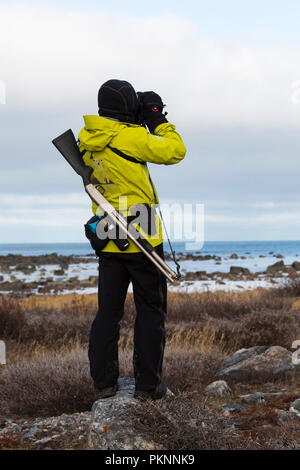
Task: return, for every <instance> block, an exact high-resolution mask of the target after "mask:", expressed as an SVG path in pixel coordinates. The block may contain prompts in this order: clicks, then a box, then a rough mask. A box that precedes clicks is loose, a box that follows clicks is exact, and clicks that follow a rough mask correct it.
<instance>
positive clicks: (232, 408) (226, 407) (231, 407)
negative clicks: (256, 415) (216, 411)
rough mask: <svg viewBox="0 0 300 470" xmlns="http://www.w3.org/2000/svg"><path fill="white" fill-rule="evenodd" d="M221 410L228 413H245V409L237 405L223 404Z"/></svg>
mask: <svg viewBox="0 0 300 470" xmlns="http://www.w3.org/2000/svg"><path fill="white" fill-rule="evenodd" d="M222 410H223V411H229V413H241V412H243V411H246V410H245V408H244V407H243V406H242V405H239V404H238V403H225V405H223V406H222Z"/></svg>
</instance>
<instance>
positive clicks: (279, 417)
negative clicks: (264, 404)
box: [275, 409, 295, 422]
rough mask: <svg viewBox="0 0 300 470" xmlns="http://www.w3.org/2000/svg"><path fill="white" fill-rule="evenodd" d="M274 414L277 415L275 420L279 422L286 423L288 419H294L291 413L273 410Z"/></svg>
mask: <svg viewBox="0 0 300 470" xmlns="http://www.w3.org/2000/svg"><path fill="white" fill-rule="evenodd" d="M275 413H276V414H277V420H278V421H279V422H286V421H288V420H290V419H293V418H294V417H295V414H294V413H292V412H291V411H285V410H277V409H275Z"/></svg>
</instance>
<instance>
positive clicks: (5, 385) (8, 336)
mask: <svg viewBox="0 0 300 470" xmlns="http://www.w3.org/2000/svg"><path fill="white" fill-rule="evenodd" d="M299 285H300V284H299V281H291V282H290V283H289V284H285V285H283V287H282V288H279V289H270V290H267V289H256V290H254V291H250V292H249V291H247V292H241V293H228V292H222V291H219V292H216V293H209V292H207V293H203V294H200V293H198V294H197V293H195V294H181V293H170V294H169V298H168V319H167V325H166V329H167V346H166V353H165V361H164V380H165V381H166V382H167V383H168V386H169V387H170V388H171V389H172V390H173V391H174V392H175V393H176V398H175V399H174V400H173V401H168V400H167V401H166V405H165V406H167V407H168V410H167V411H168V413H167V414H168V416H169V418H170V419H167V421H166V417H165V416H164V415H163V414H161V410H159V407H156V408H155V406H156V405H153V404H152V405H149V406H150V407H151V406H152V408H151V410H150V409H149V410H148V408H147V406H148V405H147V406H146V407H144V408H142V411H141V413H142V415H139V414H137V416H140V425H143V426H144V431H145V432H146V433H150V434H151V433H152V434H153V433H154V434H155V432H156V431H155V429H156V430H159V435H160V442H162V441H163V440H164V436H168V442H169V444H168V445H169V446H171V447H170V448H172V449H184V448H185V449H192V448H195V449H213V448H219V449H222V448H224V449H231V448H235V449H239V448H243V449H247V448H249V449H261V448H266V449H270V448H278V449H279V448H280V449H281V448H288V449H291V448H294V447H293V446H295V445H296V444H295V442H298V445H299V441H300V430H299V425H295V427H294V430H295V432H294V434H292V433H291V428H290V427H289V425H284V426H281V427H280V431H278V429H277V428H278V426H277V427H276V429H275V431H274V429H273V430H272V431H271V430H270V429H269V428H268V426H270V425H271V424H272V419H274V407H275V404H274V406H273V407H272V406H271V407H270V408H263V409H261V410H262V416H257V415H253V416H250V415H248V416H247V417H245V422H246V421H247V422H249V423H250V428H251V429H250V428H249V429H248V428H245V427H244V428H241V429H235V430H234V431H232V430H231V431H230V430H229V429H228V419H227V421H226V423H227V424H226V423H225V421H224V419H223V418H222V417H220V416H219V415H220V413H219V411H217V410H218V409H219V408H218V407H219V405H220V403H216V404H215V406H216V408H214V404H213V403H209V407H210V410H208V409H207V405H205V404H204V403H203V400H205V397H204V396H203V395H202V392H203V389H204V387H205V386H206V385H207V384H208V383H209V382H211V381H213V380H214V379H215V375H216V372H217V371H218V369H219V367H220V365H221V363H222V361H223V359H224V357H225V356H226V355H228V354H231V353H232V352H233V351H235V350H236V349H239V348H241V347H250V346H254V345H281V346H284V347H290V346H291V343H292V341H293V340H295V339H299V338H300V315H299V314H300V302H298V300H299V296H300V288H299ZM125 307H126V308H125V315H124V318H123V320H122V322H121V338H120V342H119V346H120V376H132V375H133V371H132V341H133V331H132V330H133V323H134V318H135V308H134V302H133V297H132V295H128V297H127V299H126V306H125ZM96 312H97V296H96V295H78V294H72V295H66V296H31V297H27V298H21V299H14V298H13V297H11V296H3V295H2V296H0V338H1V339H4V340H5V341H6V344H7V359H8V361H7V365H6V366H2V367H1V368H0V414H6V415H9V416H49V415H58V414H62V413H73V412H77V411H86V410H90V408H91V404H92V403H93V401H94V400H95V398H96V396H95V392H94V390H93V387H92V382H91V379H90V376H89V366H88V359H87V344H88V337H89V330H90V326H91V323H92V321H93V318H94V316H95V314H96ZM247 387H248V389H247V392H249V391H251V385H249V384H247ZM276 406H278V404H277V405H276ZM282 406H283V407H284V406H285V404H284V403H283V404H282ZM286 406H288V405H287V404H286ZM147 410H148V411H147ZM138 413H140V412H138ZM143 413H144V414H143ZM218 416H219V418H218ZM240 421H241V422H242V421H243V416H242V417H241V419H240ZM175 422H177V423H181V424H180V426H178V425H177V426H175V424H174V423H175ZM203 422H204V426H203V425H202V424H201V426H200V423H203ZM210 423H211V424H210ZM273 424H274V423H273ZM298 424H299V423H298ZM225 425H226V426H227V428H226V426H225ZM195 426H196V428H195ZM224 426H225V428H224ZM195 429H197V432H196V431H195ZM274 433H275V434H274ZM276 433H277V434H276ZM279 433H281V436H283V440H282V441H280V439H279V435H280V434H279ZM295 436H296V437H295ZM166 439H167V437H166ZM170 443H171V444H170ZM166 448H168V447H166Z"/></svg>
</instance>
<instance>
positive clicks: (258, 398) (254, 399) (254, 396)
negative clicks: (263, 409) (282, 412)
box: [240, 392, 267, 404]
mask: <svg viewBox="0 0 300 470" xmlns="http://www.w3.org/2000/svg"><path fill="white" fill-rule="evenodd" d="M240 398H241V399H242V402H243V403H255V404H261V403H266V401H267V400H266V398H265V395H264V394H263V393H261V392H255V393H250V394H249V395H240Z"/></svg>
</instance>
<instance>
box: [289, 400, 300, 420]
mask: <svg viewBox="0 0 300 470" xmlns="http://www.w3.org/2000/svg"><path fill="white" fill-rule="evenodd" d="M289 411H290V412H291V413H295V414H296V415H297V416H299V418H300V398H297V400H295V401H293V403H292V404H291V406H290V409H289Z"/></svg>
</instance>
